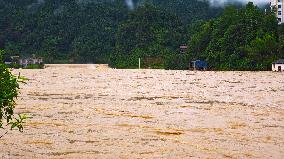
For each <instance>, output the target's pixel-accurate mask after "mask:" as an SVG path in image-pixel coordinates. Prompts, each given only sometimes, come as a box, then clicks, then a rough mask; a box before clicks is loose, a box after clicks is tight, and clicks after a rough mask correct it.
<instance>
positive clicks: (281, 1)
mask: <svg viewBox="0 0 284 159" xmlns="http://www.w3.org/2000/svg"><path fill="white" fill-rule="evenodd" d="M270 6H271V8H275V9H276V17H277V19H278V22H279V24H281V23H284V8H283V7H284V0H271V2H270Z"/></svg>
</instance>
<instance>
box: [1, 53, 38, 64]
mask: <svg viewBox="0 0 284 159" xmlns="http://www.w3.org/2000/svg"><path fill="white" fill-rule="evenodd" d="M4 63H5V64H7V65H11V64H19V65H21V66H22V67H27V66H28V65H30V64H43V58H41V57H36V56H35V55H33V57H29V58H20V56H10V57H8V58H6V59H5V60H4Z"/></svg>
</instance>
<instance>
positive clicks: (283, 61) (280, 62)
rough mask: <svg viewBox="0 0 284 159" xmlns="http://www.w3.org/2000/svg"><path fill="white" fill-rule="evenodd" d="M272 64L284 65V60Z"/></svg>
mask: <svg viewBox="0 0 284 159" xmlns="http://www.w3.org/2000/svg"><path fill="white" fill-rule="evenodd" d="M272 64H284V59H279V60H277V61H274V62H273V63H272Z"/></svg>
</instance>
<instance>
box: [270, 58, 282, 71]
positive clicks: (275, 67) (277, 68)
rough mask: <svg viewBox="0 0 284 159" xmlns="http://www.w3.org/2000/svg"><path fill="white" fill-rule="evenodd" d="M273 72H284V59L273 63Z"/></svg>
mask: <svg viewBox="0 0 284 159" xmlns="http://www.w3.org/2000/svg"><path fill="white" fill-rule="evenodd" d="M272 71H278V72H281V71H284V59H279V60H277V61H275V62H273V63H272Z"/></svg>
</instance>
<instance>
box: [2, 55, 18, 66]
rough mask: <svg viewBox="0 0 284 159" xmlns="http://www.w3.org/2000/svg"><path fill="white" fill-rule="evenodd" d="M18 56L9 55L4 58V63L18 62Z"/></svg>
mask: <svg viewBox="0 0 284 159" xmlns="http://www.w3.org/2000/svg"><path fill="white" fill-rule="evenodd" d="M19 59H20V56H10V57H8V58H6V59H5V60H4V63H5V64H6V65H10V64H17V63H19Z"/></svg>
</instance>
